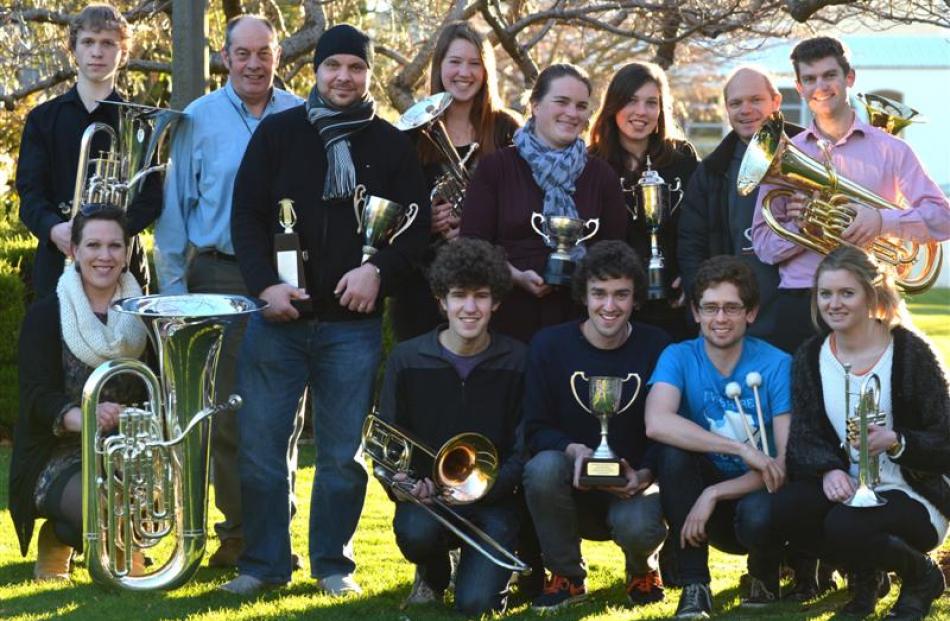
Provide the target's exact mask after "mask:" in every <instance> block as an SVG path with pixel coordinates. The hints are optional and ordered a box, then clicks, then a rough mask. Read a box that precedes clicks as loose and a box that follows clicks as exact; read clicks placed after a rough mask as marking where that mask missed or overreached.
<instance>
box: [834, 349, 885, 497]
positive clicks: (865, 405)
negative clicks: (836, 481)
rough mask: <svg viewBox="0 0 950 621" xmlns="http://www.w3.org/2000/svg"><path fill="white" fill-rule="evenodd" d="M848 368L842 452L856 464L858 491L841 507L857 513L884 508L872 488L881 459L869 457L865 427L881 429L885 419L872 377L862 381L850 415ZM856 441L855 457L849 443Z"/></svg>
mask: <svg viewBox="0 0 950 621" xmlns="http://www.w3.org/2000/svg"><path fill="white" fill-rule="evenodd" d="M850 390H851V365H850V364H845V365H844V393H845V402H844V403H845V440H844V442H843V443H842V445H843V448H845V450H847V451H848V456H849V457H850V458H851V461H852V462H854V463H856V464H858V489H857V490H855V492H854V496H852V497H851V498H850V499H848V500H846V501H845V503H844V504H846V505H848V506H849V507H856V508H859V509H862V508H867V507H880V506H882V505H885V504H887V500H886V499H884V498H882V497H880V496H879V495H878V494H877V492H875V491H874V488H875V487H876V486H877V484H878V483H880V476H881V475H880V471H881V456H880V455H876V456H874V457H872V456H871V452H870V450H869V449H868V426H869V425H884V424H885V423H886V422H887V416H886V414H885V413H884V412H881V408H880V399H881V380H880V378H879V377H878V376H877V375H875V374H873V373H872V374H871V375H869V376H868V377H867V378H865V380H864V382H863V383H862V384H861V390H860V392H859V393H858V401H857V404H855V407H854V412H853V414H852V412H851V392H850ZM855 439H857V440H858V451H857V456H855V453H854V447H853V446H852V442H853V441H854V440H855Z"/></svg>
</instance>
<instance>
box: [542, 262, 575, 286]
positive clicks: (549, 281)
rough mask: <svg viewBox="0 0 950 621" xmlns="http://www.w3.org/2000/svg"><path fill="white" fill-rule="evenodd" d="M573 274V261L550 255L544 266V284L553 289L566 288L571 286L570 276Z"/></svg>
mask: <svg viewBox="0 0 950 621" xmlns="http://www.w3.org/2000/svg"><path fill="white" fill-rule="evenodd" d="M573 274H574V262H573V261H570V260H564V259H559V258H557V257H555V256H553V255H552V256H550V257H548V262H547V265H545V266H544V284H546V285H551V286H554V287H567V286H569V285H570V284H571V275H573Z"/></svg>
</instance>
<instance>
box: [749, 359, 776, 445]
mask: <svg viewBox="0 0 950 621" xmlns="http://www.w3.org/2000/svg"><path fill="white" fill-rule="evenodd" d="M745 385H746V386H748V387H749V388H751V389H752V395H753V396H754V397H755V415H756V417H758V419H759V435H760V436H761V437H762V452H763V453H765V456H766V457H771V456H772V455H771V454H770V453H769V442H768V437H767V436H766V434H765V417H764V416H763V415H762V401H760V400H759V386H761V385H762V375H761V374H759V373H757V372H755V371H752V372H751V373H748V374H747V375H746V376H745Z"/></svg>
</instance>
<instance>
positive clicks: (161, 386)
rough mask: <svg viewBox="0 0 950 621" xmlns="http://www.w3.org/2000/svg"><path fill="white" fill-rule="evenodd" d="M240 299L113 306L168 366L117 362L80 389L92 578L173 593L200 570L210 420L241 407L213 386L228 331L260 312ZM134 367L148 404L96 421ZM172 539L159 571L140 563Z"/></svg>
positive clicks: (139, 300)
mask: <svg viewBox="0 0 950 621" xmlns="http://www.w3.org/2000/svg"><path fill="white" fill-rule="evenodd" d="M263 306H264V305H263V303H262V302H260V301H259V300H254V299H251V298H246V297H241V296H229V295H210V294H191V295H179V296H141V297H136V298H127V299H125V300H119V301H118V302H116V303H115V304H114V305H113V309H114V310H117V311H119V312H123V313H131V314H134V315H137V316H139V317H141V318H142V319H143V320H144V321H145V323H146V325H147V327H148V328H149V336H150V337H151V338H152V343H153V345H154V346H155V352H156V354H157V357H158V360H159V363H160V365H161V379H159V377H157V376H156V375H155V373H153V372H152V370H151V369H149V368H148V366H146V365H145V364H144V363H142V362H140V361H138V360H133V359H119V360H110V361H108V362H105V363H103V364H102V365H100V366H99V367H98V368H96V370H95V371H93V373H92V374H91V375H90V376H89V379H88V380H87V381H86V384H85V386H84V387H83V395H82V481H83V494H82V521H83V539H84V542H85V556H86V559H87V560H86V564H87V566H88V568H89V575H90V576H91V577H92V579H93V580H94V581H95V582H97V583H99V584H103V585H107V586H111V587H117V588H121V589H127V590H131V591H148V590H153V589H174V588H177V587H179V586H181V585H183V584H185V583H186V582H187V581H188V580H189V579H190V578H191V577H192V576H193V575H194V573H195V571H197V569H198V566H199V565H200V564H201V559H202V556H204V550H205V522H206V517H207V515H206V514H207V508H208V458H209V449H210V444H209V439H210V435H211V426H210V421H209V420H208V419H209V418H210V417H211V416H213V415H215V414H218V413H220V412H226V411H234V410H237V409H238V408H240V407H241V398H240V397H238V396H237V395H231V396H230V397H229V398H228V400H227V402H226V403H224V404H220V403H217V401H216V396H217V395H216V394H215V385H214V376H215V370H216V368H217V365H218V356H219V354H220V350H221V345H222V342H223V339H224V335H225V332H226V330H228V329H229V327H230V326H235V325H236V324H239V323H241V322H244V321H246V319H247V317H248V315H249V314H250V313H253V312H257V311H259V310H261V309H262V308H263ZM122 373H129V374H132V375H133V376H135V377H138V378H139V379H141V380H142V381H143V382H144V383H145V386H146V388H147V390H148V399H149V400H148V403H147V404H146V405H145V406H144V407H142V408H139V407H128V408H125V409H124V410H123V412H122V413H121V414H120V415H119V423H118V428H117V431H116V432H115V433H111V434H101V433H100V432H99V430H98V427H97V422H96V408H97V406H98V405H99V393H100V391H101V390H102V387H103V386H104V385H105V383H106V382H107V381H108V380H109V379H110V378H112V377H115V376H116V375H119V374H122ZM165 537H172V538H173V540H174V547H173V549H172V551H171V552H170V554H169V556H168V558H167V560H166V561H165V562H164V563H163V564H161V566H160V567H159V568H158V569H156V570H155V571H153V572H150V573H144V569H143V568H142V567H140V566H135V559H136V558H137V557H138V558H141V556H142V554H143V551H144V550H147V549H149V548H153V547H154V546H156V545H157V544H158V543H159V542H161V541H162V539H164V538H165Z"/></svg>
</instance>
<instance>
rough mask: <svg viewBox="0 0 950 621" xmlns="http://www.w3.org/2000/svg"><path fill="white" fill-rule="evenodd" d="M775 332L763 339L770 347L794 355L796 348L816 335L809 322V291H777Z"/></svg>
mask: <svg viewBox="0 0 950 621" xmlns="http://www.w3.org/2000/svg"><path fill="white" fill-rule="evenodd" d="M775 303H776V305H777V306H778V309H777V310H776V313H775V314H776V325H775V332H774V333H773V334H771V335H768V336H766V337H765V340H767V341H768V342H769V343H771V344H772V345H775V346H776V347H778V348H779V349H781V350H783V351H786V352H788V353H789V354H794V353H795V350H797V349H798V346H799V345H801V344H802V343H804V342H805V341H807V340H808V339H809V338H810V337H812V336H814V335H815V334H817V333H818V331H817V329H816V328H815V326H814V324H812V322H811V291H810V290H809V289H779V290H778V297H777V298H776V300H775Z"/></svg>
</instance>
